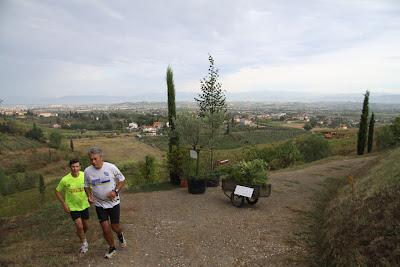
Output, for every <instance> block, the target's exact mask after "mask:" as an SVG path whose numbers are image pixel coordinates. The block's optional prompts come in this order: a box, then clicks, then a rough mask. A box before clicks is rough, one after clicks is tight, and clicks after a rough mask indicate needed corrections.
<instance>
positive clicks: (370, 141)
mask: <svg viewBox="0 0 400 267" xmlns="http://www.w3.org/2000/svg"><path fill="white" fill-rule="evenodd" d="M374 126H375V115H374V113H373V112H372V115H371V120H370V121H369V128H368V148H367V151H368V153H370V152H371V151H372V146H373V144H374Z"/></svg>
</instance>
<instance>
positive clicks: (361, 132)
mask: <svg viewBox="0 0 400 267" xmlns="http://www.w3.org/2000/svg"><path fill="white" fill-rule="evenodd" d="M368 102H369V91H368V90H367V91H366V92H365V95H364V103H363V108H362V113H361V119H360V126H359V128H358V138H357V154H358V155H363V154H364V150H365V145H366V143H367V130H368V112H369V111H368V105H369V103H368Z"/></svg>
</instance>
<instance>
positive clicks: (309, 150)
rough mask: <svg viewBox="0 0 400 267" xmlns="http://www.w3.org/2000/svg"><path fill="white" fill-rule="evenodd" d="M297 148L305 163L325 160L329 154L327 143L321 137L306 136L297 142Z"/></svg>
mask: <svg viewBox="0 0 400 267" xmlns="http://www.w3.org/2000/svg"><path fill="white" fill-rule="evenodd" d="M297 147H298V149H299V151H300V153H301V155H302V157H303V159H304V161H305V162H311V161H315V160H319V159H322V158H325V157H327V156H328V155H329V153H330V147H329V142H328V141H327V140H326V139H325V138H324V137H322V136H321V135H315V134H313V135H308V136H307V137H305V138H303V139H302V140H300V141H298V142H297Z"/></svg>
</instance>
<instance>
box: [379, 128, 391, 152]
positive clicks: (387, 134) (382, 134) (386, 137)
mask: <svg viewBox="0 0 400 267" xmlns="http://www.w3.org/2000/svg"><path fill="white" fill-rule="evenodd" d="M395 145H396V139H395V136H394V134H393V132H392V129H391V128H390V126H384V127H382V128H380V129H379V130H378V131H377V134H376V146H377V147H378V149H386V148H390V147H394V146H395Z"/></svg>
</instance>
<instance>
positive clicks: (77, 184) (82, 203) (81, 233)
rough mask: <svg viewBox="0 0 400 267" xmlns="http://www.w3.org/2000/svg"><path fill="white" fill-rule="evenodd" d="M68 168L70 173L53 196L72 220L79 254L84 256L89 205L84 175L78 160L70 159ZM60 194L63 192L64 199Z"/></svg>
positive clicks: (86, 249)
mask: <svg viewBox="0 0 400 267" xmlns="http://www.w3.org/2000/svg"><path fill="white" fill-rule="evenodd" d="M69 167H70V169H71V173H69V174H67V175H66V176H64V177H63V178H62V179H61V181H60V183H59V184H58V186H57V188H56V190H55V194H56V197H57V199H58V200H59V201H60V203H61V205H62V207H63V209H64V211H65V212H66V213H68V214H70V216H71V218H72V220H73V221H74V222H75V228H76V234H77V235H78V237H79V239H80V241H81V244H82V245H81V248H80V250H79V252H80V253H82V254H84V253H86V252H87V251H88V248H89V245H88V242H87V240H86V231H87V230H88V223H87V222H88V220H89V207H90V204H89V201H88V197H87V196H86V193H85V190H84V187H83V184H84V175H83V172H81V164H80V162H79V159H71V160H70V161H69ZM61 192H64V198H63V196H62V194H61Z"/></svg>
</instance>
